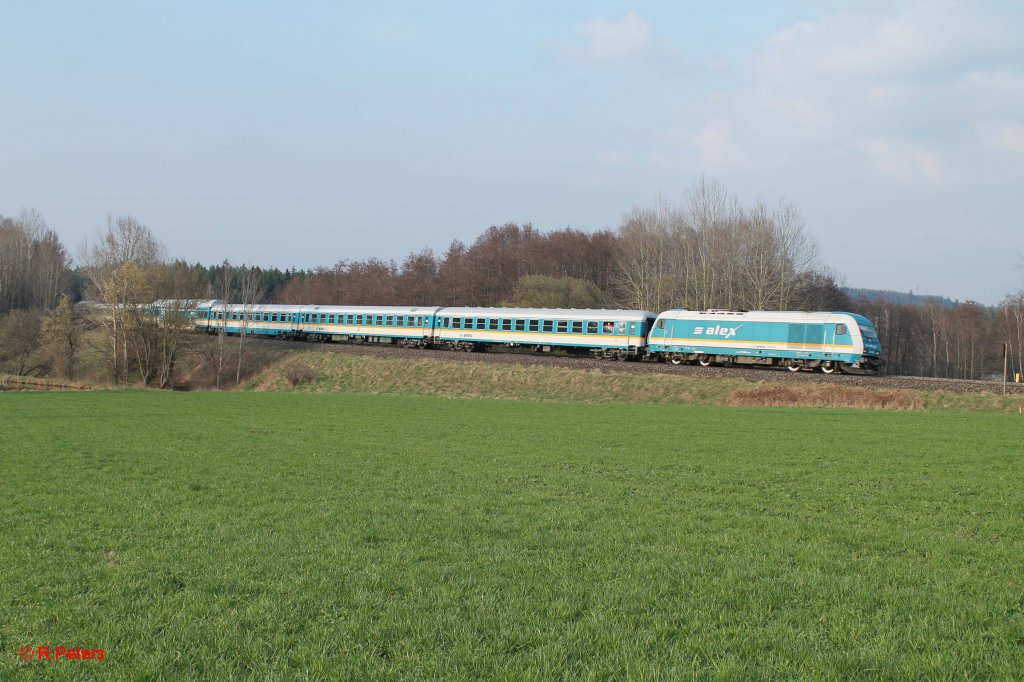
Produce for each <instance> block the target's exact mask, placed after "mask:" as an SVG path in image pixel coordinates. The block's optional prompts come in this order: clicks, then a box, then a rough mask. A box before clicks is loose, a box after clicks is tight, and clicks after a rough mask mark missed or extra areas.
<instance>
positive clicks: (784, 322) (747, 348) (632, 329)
mask: <svg viewBox="0 0 1024 682" xmlns="http://www.w3.org/2000/svg"><path fill="white" fill-rule="evenodd" d="M168 303H169V302H164V301H161V302H157V304H156V306H157V307H158V308H162V309H166V308H167V307H168V306H167V304H168ZM188 314H189V316H190V318H191V322H192V325H193V327H194V328H195V329H196V330H197V331H204V332H207V333H219V332H220V331H221V330H224V331H225V332H227V333H229V334H247V335H253V336H257V335H258V336H271V337H279V338H288V339H304V340H313V341H333V342H350V343H386V344H397V345H402V346H409V347H419V348H448V349H451V350H462V351H483V350H489V349H507V350H519V351H532V352H540V353H555V352H558V353H563V354H570V355H589V356H592V357H597V358H605V359H612V360H656V361H660V362H670V363H672V364H683V363H695V364H700V365H702V366H705V367H706V366H710V365H768V366H779V367H785V368H786V369H789V370H790V371H794V372H795V371H800V370H819V371H821V372H824V373H826V374H831V373H833V372H836V371H839V372H843V373H851V374H864V373H868V372H874V371H877V370H878V369H879V368H880V367H881V365H882V347H881V343H880V342H879V339H878V334H877V332H876V330H875V326H874V325H873V324H872V323H871V321H870V320H868V319H867V318H866V317H863V316H861V315H857V314H854V313H844V312H800V311H742V310H704V311H694V310H687V309H674V310H667V311H664V312H662V313H653V312H651V311H649V310H608V309H564V308H455V307H439V306H417V307H402V306H332V305H274V304H267V305H265V304H256V305H238V304H229V303H226V302H224V301H221V300H209V301H201V302H195V303H193V304H190V305H189V306H188Z"/></svg>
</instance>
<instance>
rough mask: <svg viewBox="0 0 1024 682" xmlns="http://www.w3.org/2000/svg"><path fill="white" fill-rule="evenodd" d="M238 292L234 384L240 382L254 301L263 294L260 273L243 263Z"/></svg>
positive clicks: (239, 273)
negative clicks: (239, 306) (239, 319)
mask: <svg viewBox="0 0 1024 682" xmlns="http://www.w3.org/2000/svg"><path fill="white" fill-rule="evenodd" d="M238 293H239V303H241V306H242V311H241V315H242V319H241V326H242V332H241V333H240V334H239V335H238V366H237V367H236V368H235V383H236V384H240V383H241V382H242V354H243V352H244V349H245V341H246V337H248V335H249V325H250V324H251V322H252V317H253V314H254V311H255V308H256V303H257V302H258V301H259V300H260V299H261V298H262V297H263V294H264V291H263V288H262V287H261V286H260V274H259V271H258V270H257V269H256V268H250V267H246V266H244V265H243V266H242V267H241V268H238Z"/></svg>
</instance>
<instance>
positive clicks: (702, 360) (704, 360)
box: [697, 355, 712, 367]
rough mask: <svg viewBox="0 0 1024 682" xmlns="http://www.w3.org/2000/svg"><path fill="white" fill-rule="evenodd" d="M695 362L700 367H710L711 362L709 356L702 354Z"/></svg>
mask: <svg viewBox="0 0 1024 682" xmlns="http://www.w3.org/2000/svg"><path fill="white" fill-rule="evenodd" d="M697 364H699V365H700V366H701V367H710V366H711V364H712V360H711V358H710V357H709V356H707V355H702V356H700V357H699V358H698V359H697Z"/></svg>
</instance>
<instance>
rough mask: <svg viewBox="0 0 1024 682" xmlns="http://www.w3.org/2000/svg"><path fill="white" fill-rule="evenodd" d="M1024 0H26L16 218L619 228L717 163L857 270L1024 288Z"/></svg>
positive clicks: (15, 147) (190, 255) (193, 258)
mask: <svg viewBox="0 0 1024 682" xmlns="http://www.w3.org/2000/svg"><path fill="white" fill-rule="evenodd" d="M1022 28H1024V3H1018V2H1010V1H1007V2H992V1H975V2H955V1H949V2H947V1H945V0H929V1H928V2H881V1H872V0H866V1H859V2H855V3H851V2H838V1H830V0H818V1H815V2H811V1H807V2H799V1H795V0H794V1H788V2H787V1H785V0H783V1H778V2H770V3H768V2H755V1H750V2H739V1H737V0H720V1H716V2H706V1H704V0H700V1H697V0H675V1H665V2H632V3H620V2H602V1H595V2H550V1H544V2H532V1H529V0H527V1H523V2H513V3H485V2H446V1H444V0H433V1H432V2H388V1H380V2H372V3H365V2H340V1H331V2H311V1H303V0H295V1H293V2H265V1H259V0H249V1H246V2H227V1H225V2H209V1H204V2H193V1H190V0H177V1H175V2H162V3H156V2H135V1H125V2H110V1H104V0H93V1H91V2H47V1H46V0H39V1H37V2H20V1H18V0H0V214H3V215H7V216H17V215H18V213H19V212H20V211H22V210H24V209H31V208H34V209H37V210H38V211H39V212H40V213H41V214H42V216H43V218H44V219H45V220H46V222H47V224H48V225H49V227H51V228H52V229H53V230H55V231H56V232H57V233H58V234H59V235H60V237H61V239H62V240H63V241H64V243H65V245H67V246H68V248H69V250H70V251H71V252H72V253H75V252H76V251H77V250H78V248H79V245H80V244H81V243H82V242H83V241H84V240H86V239H88V238H91V237H94V236H95V235H96V234H97V231H98V230H100V229H101V228H102V227H103V226H104V225H105V224H106V221H107V219H108V217H109V216H122V215H130V216H133V217H135V218H136V219H138V220H139V221H141V222H142V223H144V224H145V225H147V226H148V227H149V228H150V229H151V230H152V231H153V233H154V234H155V235H156V236H157V237H158V238H159V239H160V240H161V241H162V242H163V243H164V244H165V246H166V250H167V254H168V255H169V256H170V257H173V258H183V259H186V260H188V261H190V262H202V263H206V264H211V263H216V262H220V261H222V260H224V259H229V260H231V261H232V262H234V263H247V264H255V265H261V266H277V267H280V268H286V267H299V268H308V267H314V266H318V265H324V266H330V265H332V264H334V263H335V262H337V261H339V260H343V259H347V260H352V259H364V258H369V257H379V258H386V259H395V260H397V261H399V262H401V260H402V259H403V258H404V257H405V256H406V255H407V254H409V253H410V252H414V251H420V250H422V249H424V248H431V249H434V250H435V251H436V252H438V253H443V252H444V250H445V249H446V248H447V246H448V244H449V243H450V242H451V241H452V240H453V239H461V240H463V241H466V242H471V241H472V240H473V239H474V238H476V236H478V235H479V234H480V233H482V232H483V231H484V230H485V229H486V228H487V227H488V226H490V225H501V224H504V223H507V222H517V223H521V224H522V223H530V224H532V225H533V226H534V227H536V228H538V229H540V230H542V231H548V230H554V229H560V228H564V227H574V228H578V229H583V230H588V231H589V230H599V229H615V228H616V227H617V226H618V225H619V223H620V222H621V220H622V217H623V215H625V214H626V213H627V212H628V211H629V210H630V209H631V208H632V207H634V206H653V205H654V204H656V203H657V202H658V201H659V199H661V198H664V199H667V200H668V201H670V202H678V203H682V201H683V197H684V195H685V193H686V192H687V191H688V190H690V189H691V188H692V187H693V186H694V185H695V183H697V182H698V181H699V180H700V179H701V178H702V177H705V178H709V179H714V180H717V181H718V182H720V183H721V184H722V185H723V186H724V187H725V188H726V189H728V190H729V191H730V192H732V193H733V194H735V195H736V196H737V197H738V198H739V200H740V201H741V202H743V203H745V204H751V203H753V202H755V201H758V200H763V201H766V202H768V203H769V204H772V203H775V202H777V201H779V200H782V199H784V200H786V201H789V202H791V203H793V204H795V205H796V206H797V207H798V208H799V210H800V211H801V213H802V214H803V216H804V218H805V219H806V222H807V230H808V232H809V233H810V234H811V235H812V236H813V237H814V238H815V239H816V240H817V243H818V245H819V247H820V251H821V258H822V261H823V262H824V263H825V264H826V265H827V266H829V267H831V268H832V269H833V270H834V271H835V272H836V273H837V274H838V275H839V276H840V277H841V278H842V279H843V280H844V281H845V283H846V284H847V285H849V286H855V287H866V288H877V289H892V290H896V291H904V292H905V291H913V292H915V293H925V294H937V295H943V296H948V297H950V298H954V299H958V300H975V301H979V302H981V303H985V304H995V303H998V302H999V300H1000V299H1002V298H1003V296H1005V295H1006V294H1008V293H1011V292H1016V291H1018V290H1020V289H1021V288H1024V223H1022V218H1021V215H1022V211H1021V210H1020V208H1019V206H1018V204H1019V203H1020V199H1021V198H1022V196H1024V192H1022V189H1024V41H1022V40H1021V39H1020V34H1021V29H1022Z"/></svg>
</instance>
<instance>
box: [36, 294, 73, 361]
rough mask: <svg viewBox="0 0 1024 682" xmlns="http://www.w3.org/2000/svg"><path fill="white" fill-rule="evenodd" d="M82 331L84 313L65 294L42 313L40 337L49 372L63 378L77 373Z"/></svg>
mask: <svg viewBox="0 0 1024 682" xmlns="http://www.w3.org/2000/svg"><path fill="white" fill-rule="evenodd" d="M82 332H83V324H82V319H81V316H80V315H79V314H78V312H77V311H76V310H75V307H74V306H73V305H72V304H71V297H70V296H68V295H67V294H63V295H62V296H61V297H60V301H59V302H58V303H57V305H56V307H54V308H53V309H52V310H50V311H49V312H47V313H46V314H45V315H44V316H43V320H42V326H41V329H40V332H39V340H40V346H41V350H42V352H43V357H44V358H45V360H46V361H47V363H48V364H49V365H50V371H51V372H52V373H54V374H56V375H57V376H59V377H61V378H63V379H73V378H74V376H75V360H76V355H77V353H78V349H79V345H80V339H81V336H82Z"/></svg>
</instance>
